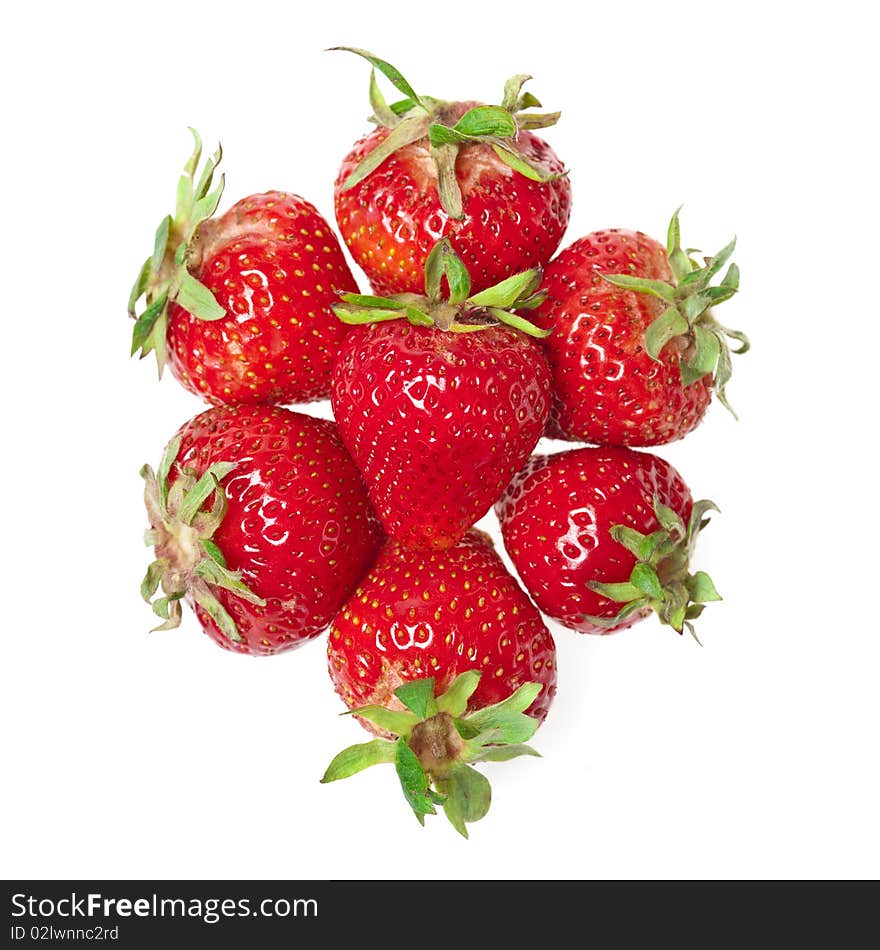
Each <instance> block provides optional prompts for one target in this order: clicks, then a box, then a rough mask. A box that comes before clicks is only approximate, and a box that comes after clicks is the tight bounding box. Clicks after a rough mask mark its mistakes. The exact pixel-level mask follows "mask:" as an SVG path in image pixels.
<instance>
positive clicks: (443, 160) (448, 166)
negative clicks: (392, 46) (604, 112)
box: [333, 46, 565, 220]
mask: <svg viewBox="0 0 880 950" xmlns="http://www.w3.org/2000/svg"><path fill="white" fill-rule="evenodd" d="M333 49H334V50H344V51H346V52H349V53H356V54H357V55H358V56H362V57H363V58H364V59H365V60H367V62H368V63H370V65H371V66H372V67H373V68H372V70H371V72H370V105H371V106H372V107H373V115H372V116H371V117H370V121H371V122H373V123H375V124H376V125H378V126H380V127H383V128H386V129H388V130H389V134H388V137H387V138H386V139H385V140H384V141H383V142H381V143H380V144H379V145H378V146H377V147H376V148H374V149H373V150H372V151H371V152H370V154H369V155H367V156H365V157H364V158H363V159H362V160H361V162H360V163H359V164H358V166H357V168H355V170H354V171H353V172H352V173H351V174H350V175H349V176H348V178H347V179H346V180H345V182H344V183H343V185H342V190H343V191H348V190H349V189H350V188H354V187H355V186H356V185H358V184H360V183H361V182H362V181H363V180H364V179H365V178H366V177H367V176H368V175H370V174H372V172H374V171H375V170H376V169H377V168H378V167H379V166H380V165H381V164H382V163H383V162H384V161H385V160H386V159H388V158H389V157H390V156H391V155H393V154H394V153H395V152H397V151H398V150H399V149H401V148H404V147H405V146H407V145H411V144H412V143H413V142H418V141H419V140H420V139H424V138H427V139H428V142H429V147H430V151H431V158H432V159H433V161H434V165H435V168H436V171H437V192H438V194H439V196H440V204H441V205H442V206H443V210H444V211H445V212H446V213H447V214H448V215H449V216H450V217H451V218H455V219H457V220H461V219H462V218H463V217H464V208H463V204H462V195H461V189H460V188H459V186H458V180H457V178H456V175H455V159H456V156H457V155H458V150H459V148H461V146H462V145H468V144H474V143H483V144H486V145H489V146H490V147H491V148H492V150H493V151H494V152H495V154H496V155H497V156H498V157H499V158H500V159H501V161H503V162H504V163H505V164H506V165H508V166H510V168H512V169H513V170H514V171H516V172H518V173H519V174H520V175H524V176H525V177H526V178H529V179H531V180H532V181H537V182H542V183H543V182H549V181H553V180H555V179H557V178H561V177H562V176H563V175H564V174H565V173H554V174H549V175H548V174H547V173H546V172H545V171H543V170H542V169H540V168H538V167H536V166H535V165H534V164H532V163H531V162H530V161H529V160H528V158H526V156H525V155H524V154H523V153H522V152H521V151H520V149H519V148H518V147H517V144H516V139H517V136H518V134H519V132H520V130H521V129H545V128H548V127H549V126H551V125H555V124H556V122H557V121H558V120H559V115H560V113H558V112H546V113H535V112H529V111H527V110H530V109H532V108H540V107H541V103H540V102H539V100H538V99H536V98H535V97H534V96H533V95H532V94H531V93H530V92H523V91H522V87H523V86H524V85H525V83H526V82H528V80H529V79H531V78H532V77H531V76H529V75H527V74H525V73H521V74H518V75H516V76H512V77H511V78H510V79H508V80H507V82H506V83H505V84H504V95H503V98H502V100H501V104H500V105H497V106H493V105H475V106H473V107H471V108H468V109H466V111H464V112H463V113H462V109H461V104H460V103H450V102H444V101H443V100H441V99H433V98H431V97H430V96H420V95H418V93H417V92H416V91H415V90H414V89H413V87H412V86H411V85H410V84H409V82H407V80H406V79H405V78H404V76H403V75H402V74H401V72H400V70H399V69H397V68H396V67H394V66H392V65H391V64H390V63H387V62H386V61H385V60H383V59H379V57H378V56H374V55H373V54H372V53H368V52H367V51H366V50H362V49H356V48H354V47H351V46H335V47H333ZM376 70H378V71H379V72H380V73H382V75H384V76H385V77H386V78H387V79H388V80H389V81H390V82H391V83H392V84H393V85H394V87H395V88H396V89H397V90H398V91H399V92H401V93H403V96H404V98H403V99H401V100H399V101H397V102H393V103H391V105H389V104H388V103H387V102H386V101H385V97H384V96H383V95H382V91H381V90H380V89H379V85H378V83H377V82H376Z"/></svg>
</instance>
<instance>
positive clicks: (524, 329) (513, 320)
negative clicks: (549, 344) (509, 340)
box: [489, 307, 553, 340]
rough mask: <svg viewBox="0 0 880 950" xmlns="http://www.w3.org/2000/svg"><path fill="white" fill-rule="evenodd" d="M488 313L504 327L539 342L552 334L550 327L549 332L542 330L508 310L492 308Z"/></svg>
mask: <svg viewBox="0 0 880 950" xmlns="http://www.w3.org/2000/svg"><path fill="white" fill-rule="evenodd" d="M489 313H491V314H492V316H493V317H495V319H496V320H498V321H500V322H501V323H503V324H505V325H506V326H508V327H513V329H514V330H519V331H520V332H521V333H525V334H526V335H527V336H531V337H536V338H537V339H539V340H543V339H545V338H546V337H548V336H550V334H551V333H552V332H553V329H552V327H551V328H550V329H549V330H542V329H541V328H540V327H538V326H535V324H534V323H532V322H531V321H530V320H526V318H525V317H521V316H519V314H516V313H511V312H510V311H509V310H499V309H498V308H497V307H492V308H490V310H489Z"/></svg>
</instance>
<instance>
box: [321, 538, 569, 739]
mask: <svg viewBox="0 0 880 950" xmlns="http://www.w3.org/2000/svg"><path fill="white" fill-rule="evenodd" d="M327 653H328V660H329V669H330V677H331V679H332V680H333V684H334V685H335V687H336V691H337V692H338V693H339V695H340V696H341V697H342V700H343V702H344V703H345V704H346V706H348V708H349V709H355V708H358V707H361V706H365V705H370V706H379V707H389V708H391V709H395V708H397V709H399V708H401V704H400V702H398V701H397V700H395V698H394V691H395V690H396V689H397V688H398V687H399V686H401V685H402V684H404V683H408V682H410V681H411V680H415V679H420V678H422V677H425V676H431V677H433V678H434V680H435V681H436V684H437V687H438V689H440V690H441V691H442V690H445V689H447V688H449V687H450V686H451V685H452V683H453V681H454V680H455V678H456V677H457V676H459V675H460V674H461V673H464V672H465V671H467V670H476V671H478V672H481V673H483V674H484V675H483V677H482V679H481V680H480V683H479V686H477V687H476V688H475V690H474V691H473V692H472V694H470V696H469V699H468V703H467V709H468V710H470V711H471V712H473V711H476V710H478V709H481V708H483V707H484V706H489V705H492V704H494V703H498V702H501V701H503V700H505V699H507V698H508V697H509V696H510V695H512V694H513V693H514V692H515V691H516V690H517V689H519V688H520V687H521V686H522V685H523V684H525V683H528V682H534V683H540V684H542V685H543V686H544V687H545V688H544V689H543V690H542V691H541V693H540V695H539V696H538V697H537V698H536V699H535V700H534V702H533V703H531V704H528V705H527V707H524V708H527V710H528V713H529V715H531V716H533V717H534V718H535V719H537V720H538V721H543V719H544V717H545V716H546V715H547V710H548V708H549V706H550V703H551V701H552V699H553V696H554V695H555V693H556V648H555V646H554V644H553V638H552V637H551V636H550V632H549V630H547V628H546V627H545V626H544V624H543V622H542V620H541V615H540V614H539V613H538V611H537V610H536V609H535V608H534V606H533V605H532V603H531V601H529V599H528V597H526V595H525V594H524V593H523V591H522V589H521V588H520V586H519V585H518V584H517V582H516V580H515V579H514V578H513V577H512V576H511V574H510V573H509V572H508V571H507V569H506V568H505V567H504V564H503V563H502V561H501V558H500V557H499V556H498V554H497V553H496V552H495V549H494V548H493V547H492V544H491V542H490V541H489V539H488V538H487V537H486V535H484V534H482V532H479V531H476V530H472V531H469V532H468V534H466V535H465V537H464V538H463V539H462V540H461V541H460V542H459V543H458V544H457V545H456V546H455V547H452V548H449V549H448V550H446V551H436V552H424V551H416V550H413V549H411V548H406V547H404V546H403V545H402V544H401V543H400V542H398V541H395V540H393V539H388V540H387V541H386V543H385V545H384V546H383V548H382V550H381V551H380V553H379V556H378V558H377V559H376V562H375V563H374V564H373V566H372V568H371V569H370V570H369V571H368V573H367V574H366V576H365V577H364V578H363V579H362V580H361V582H360V584H359V585H358V588H357V590H355V592H354V594H352V596H351V597H350V598H349V599H348V600H347V601H346V603H345V604H343V606H342V609H341V611H340V612H339V614H338V616H337V617H336V619H335V620H334V621H333V625H332V626H331V628H330V637H329V639H328V641H327ZM358 715H361V713H358ZM361 718H362V719H363V720H366V721H365V723H364V724H365V725H366V727H367V728H368V729H371V730H372V731H374V732H375V731H377V728H378V729H379V730H383V729H385V726H384V725H383V723H381V722H377V721H376V720H375V719H370V717H367V716H362V715H361Z"/></svg>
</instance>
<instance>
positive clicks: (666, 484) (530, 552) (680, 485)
mask: <svg viewBox="0 0 880 950" xmlns="http://www.w3.org/2000/svg"><path fill="white" fill-rule="evenodd" d="M710 509H715V505H714V504H713V503H712V502H710V501H698V502H696V503H694V502H693V501H692V499H691V493H690V491H689V490H688V487H687V485H685V483H684V481H683V480H682V477H681V475H679V474H678V472H677V471H676V470H675V469H674V468H673V467H672V466H671V465H670V464H669V463H668V462H664V461H663V459H661V458H658V457H657V456H656V455H650V454H649V453H647V452H633V451H631V450H630V449H622V448H584V449H573V450H572V451H570V452H562V453H560V454H558V455H538V456H534V457H533V458H532V459H531V460H530V461H529V464H528V465H526V467H525V468H524V469H523V470H522V472H520V473H519V475H517V476H516V478H514V479H513V481H512V482H511V483H510V485H509V486H508V488H507V490H506V491H505V493H504V496H503V497H502V498H501V499H500V500H499V502H498V505H497V507H496V511H497V513H498V517H499V519H500V521H501V530H502V533H503V536H504V545H505V547H506V548H507V553H508V554H509V555H510V557H511V560H512V561H513V563H514V565H515V566H516V569H517V571H518V573H519V576H520V578H522V582H523V583H524V584H525V586H526V590H528V591H529V593H530V594H531V596H532V597H533V598H534V600H535V603H536V604H537V605H538V606H539V607H540V608H541V610H542V611H543V612H544V613H545V614H547V615H548V616H550V617H553V618H554V619H555V620H558V621H559V622H560V623H562V624H565V626H567V627H571V628H572V629H573V630H580V631H582V632H584V633H611V632H613V631H615V630H622V629H624V628H626V627H630V626H632V624H634V623H635V622H636V621H637V620H639V619H641V618H642V617H644V616H646V615H647V614H648V613H650V612H651V610H654V611H656V612H657V614H658V616H659V617H660V619H661V621H662V622H663V623H667V624H669V625H670V626H672V627H673V629H675V630H677V631H678V632H679V633H681V631H682V629H683V628H684V627H687V628H688V629H689V630H690V632H691V633H693V632H694V631H693V627H692V625H691V623H690V621H691V620H693V619H695V618H696V617H698V616H699V615H700V614H701V613H702V610H703V604H704V603H706V602H708V601H712V600H720V597H719V596H718V593H717V591H716V590H715V587H714V585H713V584H712V581H711V579H710V578H709V576H708V575H707V574H705V573H704V572H703V571H697V572H696V573H695V574H690V573H689V566H688V564H689V561H690V557H691V554H692V552H693V547H694V543H695V542H696V539H697V535H698V534H699V532H700V529H701V528H702V527H704V526H705V524H706V523H707V522H706V521H705V520H704V516H705V514H706V512H707V511H709V510H710ZM716 510H717V509H716Z"/></svg>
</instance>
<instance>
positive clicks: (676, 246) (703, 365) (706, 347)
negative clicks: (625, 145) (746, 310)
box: [601, 208, 750, 417]
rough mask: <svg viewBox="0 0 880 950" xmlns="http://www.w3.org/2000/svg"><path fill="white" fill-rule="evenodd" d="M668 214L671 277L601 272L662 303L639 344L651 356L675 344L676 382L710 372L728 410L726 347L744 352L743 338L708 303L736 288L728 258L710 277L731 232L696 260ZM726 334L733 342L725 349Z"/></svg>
mask: <svg viewBox="0 0 880 950" xmlns="http://www.w3.org/2000/svg"><path fill="white" fill-rule="evenodd" d="M680 211H681V208H679V209H678V211H676V212H675V214H674V215H673V216H672V220H671V221H670V222H669V230H668V233H667V239H666V253H667V256H668V258H669V266H670V267H671V268H672V273H673V275H674V278H675V279H674V281H672V282H667V281H664V280H649V279H647V278H642V277H635V276H633V275H631V274H602V275H601V276H602V277H603V279H604V280H606V281H608V282H609V283H611V284H614V286H615V287H621V288H623V289H624V290H632V291H635V292H637V293H643V294H649V295H650V296H652V297H657V298H658V299H659V300H661V301H662V302H663V303H664V304H665V305H666V307H665V309H664V310H663V312H662V313H661V314H660V316H659V317H657V319H656V320H654V322H653V323H652V324H651V325H650V326H649V327H648V329H647V330H646V331H645V350H646V352H647V353H648V355H649V356H650V357H651V358H652V359H655V360H659V359H660V352H661V350H662V349H663V348H664V347H665V346H666V344H667V343H669V342H670V341H671V340H675V341H676V345H677V346H678V348H679V350H680V359H679V368H680V370H681V379H682V383H683V384H684V385H685V386H690V385H692V384H693V383H695V382H697V380H700V379H702V378H703V377H704V376H706V375H712V377H713V385H714V388H715V392H716V393H717V394H718V399H719V400H720V401H721V403H722V405H724V407H725V408H726V409H727V410H728V411H729V412H730V413H731V414H732V415H733V416H734V417H736V413H735V412H734V411H733V409H732V407H731V405H730V403H729V402H728V401H727V396H726V393H725V387H726V386H727V383H728V382H729V381H730V377H731V373H732V362H731V358H730V355H731V352H733V353H737V354H739V353H745V352H747V350H748V349H749V346H750V344H749V339H748V337H747V336H746V335H745V334H744V333H741V332H740V331H739V330H731V329H729V328H728V327H726V326H723V325H722V324H721V323H719V322H718V320H717V319H716V318H715V314H714V312H713V307H715V306H717V305H718V304H721V303H724V301H725V300H730V298H731V297H733V296H734V295H735V294H736V293H737V291H738V290H739V268H738V267H737V266H736V264H733V263H731V264H730V265H729V266H728V268H727V271H726V273H725V275H724V277H723V278H722V279H721V281H720V283H719V284H717V285H715V286H713V285H712V280H713V278H714V277H715V276H716V275H717V274H719V273H720V272H721V270H722V268H723V267H724V266H725V264H727V262H728V261H729V260H730V258H731V256H732V254H733V252H734V249H735V248H736V238H734V239H733V240H732V241H731V242H730V243H729V244H728V245H727V246H726V247H724V248H723V249H722V250H720V251H719V252H718V253H717V254H716V255H715V256H714V257H706V258H704V263H703V264H702V265H700V264H699V263H698V262H697V261H696V260H695V259H694V257H693V256H692V255H693V254H696V253H697V252H696V251H694V250H692V249H688V250H687V251H685V250H683V249H682V246H681V226H680V224H679V220H678V215H679V212H680ZM728 339H730V340H735V341H736V342H737V343H738V344H739V345H738V346H737V347H735V348H734V349H733V350H731V348H730V345H729V344H728Z"/></svg>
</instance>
